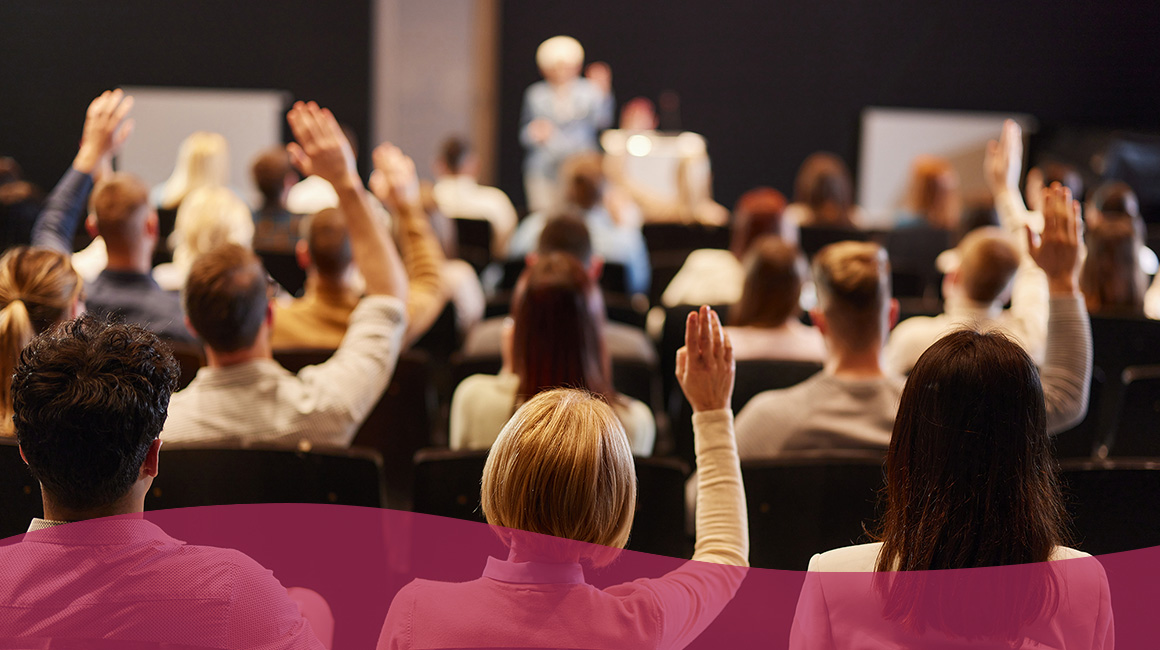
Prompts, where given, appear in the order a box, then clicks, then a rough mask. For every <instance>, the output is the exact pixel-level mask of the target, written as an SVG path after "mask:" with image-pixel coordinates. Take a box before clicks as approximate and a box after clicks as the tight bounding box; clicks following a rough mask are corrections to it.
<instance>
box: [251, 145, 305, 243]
mask: <svg viewBox="0 0 1160 650" xmlns="http://www.w3.org/2000/svg"><path fill="white" fill-rule="evenodd" d="M250 173H251V175H252V176H253V179H254V185H255V186H257V188H258V191H259V192H261V194H262V205H261V207H259V208H258V209H257V210H254V212H253V214H254V250H259V251H275V252H281V253H289V252H292V251H293V250H294V245H295V244H296V243H297V242H298V222H299V220H300V219H301V218H302V215H298V214H294V213H292V212H290V211H289V210H287V209H286V197H287V196H288V195H289V193H290V188H291V187H293V186H294V183H296V182H298V173H297V172H295V171H294V167H293V166H291V164H290V154H288V153H286V149H285V148H283V147H273V148H271V149H267V150H266V151H263V152H262V153H261V154H259V155H258V157H257V158H255V159H254V162H253V164H252V165H251V166H250Z"/></svg>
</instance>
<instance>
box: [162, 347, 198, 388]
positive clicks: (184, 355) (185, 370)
mask: <svg viewBox="0 0 1160 650" xmlns="http://www.w3.org/2000/svg"><path fill="white" fill-rule="evenodd" d="M168 343H169V347H170V349H171V350H172V351H173V358H174V359H176V360H177V366H178V371H179V372H180V373H181V374H180V375H179V376H178V379H177V390H181V389H183V388H185V387H186V386H188V385H189V382H191V381H193V378H194V377H196V376H197V371H198V370H199V369H200V368H201V367H202V366H204V365H205V352H204V351H203V350H202V349H201V346H200V345H198V344H197V343H184V342H181V341H169V342H168Z"/></svg>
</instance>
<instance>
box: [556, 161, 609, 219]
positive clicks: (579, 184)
mask: <svg viewBox="0 0 1160 650" xmlns="http://www.w3.org/2000/svg"><path fill="white" fill-rule="evenodd" d="M560 182H561V183H562V184H563V188H562V189H563V192H562V194H563V196H564V201H565V202H566V203H568V204H569V205H572V206H575V207H577V208H579V209H581V210H585V211H587V210H591V209H592V208H594V207H596V205H597V204H599V203H600V201H601V199H602V198H603V197H604V158H603V157H602V156H601V155H600V154H598V153H592V152H589V153H582V154H577V155H575V156H572V157H571V158H568V159H567V160H565V161H564V163H563V164H562V165H560Z"/></svg>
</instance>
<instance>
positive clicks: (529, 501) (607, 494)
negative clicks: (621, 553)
mask: <svg viewBox="0 0 1160 650" xmlns="http://www.w3.org/2000/svg"><path fill="white" fill-rule="evenodd" d="M480 497H481V504H482V506H483V514H484V516H485V517H487V522H488V523H489V524H492V525H493V526H501V527H503V528H507V529H513V530H519V531H527V532H530V533H539V534H542V535H552V536H554V537H560V538H565V539H570V540H575V541H577V542H585V543H587V544H599V545H602V546H606V547H612V549H617V551H612V550H609V551H601V550H593V549H592V548H586V549H585V550H584V552H583V553H582V556H584V557H586V558H587V559H589V560H591V562H592V563H593V564H594V565H596V566H603V565H606V564H608V563H610V562H611V561H612V560H613V559H614V558H615V557H616V555H617V552H618V550H619V549H622V548H624V546H625V544H627V543H628V535H629V531H630V530H631V529H632V520H633V515H634V513H635V510H636V470H635V466H634V464H633V459H632V449H631V448H630V447H629V444H628V436H627V435H626V434H625V432H624V426H623V425H621V423H620V420H619V419H618V418H617V417H616V414H615V413H613V411H612V408H611V407H609V406H608V404H607V403H606V402H605V401H604V400H602V399H600V398H599V397H597V396H595V395H593V394H592V393H589V392H587V391H582V390H575V389H566V388H561V389H556V390H550V391H545V392H542V393H540V394H538V395H536V396H535V397H533V398H532V399H530V400H528V401H527V402H525V403H524V405H523V406H521V407H520V408H519V409H518V410H517V411H516V412H515V415H513V416H512V418H511V419H510V420H509V421H508V423H507V424H506V425H505V426H504V428H503V430H502V431H501V432H500V434H499V438H497V439H496V441H495V444H493V445H492V447H491V452H490V453H489V454H488V456H487V464H486V465H485V466H484V469H483V485H482V490H481V494H480ZM501 536H503V534H502V533H501ZM520 540H521V542H523V544H522V545H521V546H523V547H524V548H525V550H526V547H527V546H529V545H531V546H533V547H535V548H538V549H541V550H542V549H543V548H544V546H545V544H544V543H543V542H541V543H540V544H535V541H534V538H533V536H528V537H527V538H524V537H522V536H521V537H520ZM504 541H505V542H506V543H508V544H509V545H512V539H511V535H510V533H508V536H507V537H505V539H504Z"/></svg>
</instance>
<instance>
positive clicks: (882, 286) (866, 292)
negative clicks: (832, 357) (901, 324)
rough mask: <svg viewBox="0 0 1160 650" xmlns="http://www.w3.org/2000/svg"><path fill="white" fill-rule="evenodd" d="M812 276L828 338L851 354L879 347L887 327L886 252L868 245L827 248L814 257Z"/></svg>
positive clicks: (837, 245)
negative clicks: (837, 341) (837, 342)
mask: <svg viewBox="0 0 1160 650" xmlns="http://www.w3.org/2000/svg"><path fill="white" fill-rule="evenodd" d="M813 276H814V283H815V284H816V286H817V290H818V307H819V308H820V309H821V310H822V313H823V314H825V317H826V323H827V326H828V327H829V329H830V331H831V333H832V336H833V337H835V338H837V339H840V340H841V341H843V342H844V343H845V345H847V346H848V347H850V348H851V349H855V350H865V349H869V348H870V347H871V346H880V345H881V344H882V338H883V336H885V334H886V329H887V327H888V326H889V324H888V323H887V322H886V321H887V316H888V314H889V310H890V260H889V258H887V256H886V250H885V249H883V248H882V247H881V246H879V245H878V244H874V243H871V242H854V241H843V242H838V243H836V244H830V245H829V246H826V247H825V248H823V249H822V250H820V251H818V253H817V255H815V256H814V261H813Z"/></svg>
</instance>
